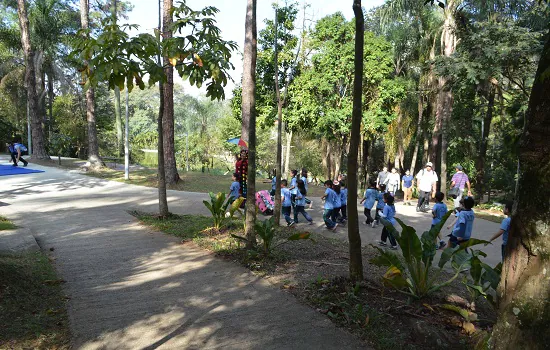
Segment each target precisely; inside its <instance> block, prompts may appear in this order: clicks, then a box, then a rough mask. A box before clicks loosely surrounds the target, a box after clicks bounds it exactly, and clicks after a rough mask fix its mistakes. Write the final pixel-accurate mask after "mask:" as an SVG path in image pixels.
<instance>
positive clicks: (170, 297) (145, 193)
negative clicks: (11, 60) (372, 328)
mask: <svg viewBox="0 0 550 350" xmlns="http://www.w3.org/2000/svg"><path fill="white" fill-rule="evenodd" d="M7 161H8V159H7V157H3V158H2V157H0V163H7ZM29 167H31V168H37V169H41V170H45V171H46V172H44V173H37V174H28V175H22V176H19V177H14V176H6V177H0V212H1V213H2V214H3V215H5V216H8V217H9V218H10V219H12V220H13V221H14V222H15V223H16V224H17V225H20V226H24V227H26V228H28V229H30V230H31V232H32V234H33V235H34V236H35V237H36V239H37V241H38V243H39V244H40V245H41V247H42V248H43V249H50V248H54V249H55V250H54V252H53V254H54V256H55V257H56V264H57V268H58V270H59V272H60V274H61V276H62V277H63V278H64V279H65V280H66V281H67V283H66V284H65V288H66V292H67V294H68V295H69V296H70V298H71V299H70V301H69V305H68V310H69V318H70V325H71V329H72V332H73V339H74V344H75V348H79V349H114V348H116V349H156V348H157V347H160V348H167V349H171V348H188V349H195V348H201V349H207V348H235V349H242V348H247V349H250V348H262V349H288V348H293V349H301V348H303V349H311V348H318V349H336V348H338V349H344V348H346V349H349V348H360V347H364V345H363V344H360V343H359V342H357V341H356V340H355V339H354V338H353V337H352V336H350V335H349V334H347V333H346V332H344V331H343V330H340V329H338V328H336V327H335V326H334V325H333V324H332V323H331V322H330V321H329V320H328V319H326V317H324V316H322V315H320V314H318V313H316V312H315V311H313V310H312V309H310V308H309V307H306V306H303V305H301V304H299V303H298V302H297V301H296V299H295V298H294V297H293V296H290V295H288V294H286V293H284V292H282V291H279V290H277V289H276V288H275V287H273V286H271V285H269V283H267V282H266V281H264V280H262V279H258V278H256V277H254V276H253V275H251V274H250V273H249V272H248V271H247V270H246V269H244V268H241V267H239V266H236V265H235V264H233V263H228V262H225V261H222V260H220V259H216V258H214V257H213V256H211V255H210V254H209V253H207V252H206V251H204V250H201V249H198V248H196V247H194V246H192V245H191V244H188V245H181V244H179V240H178V239H177V238H175V237H172V236H168V235H163V234H160V233H158V232H153V231H151V230H149V229H148V228H146V227H143V226H141V225H139V224H137V223H136V221H135V219H134V218H133V217H132V216H130V215H129V214H128V213H127V211H128V210H132V209H138V210H143V211H151V212H154V211H158V200H157V191H156V189H152V188H146V187H140V186H133V185H127V184H122V183H118V182H110V181H105V180H101V179H97V178H93V177H88V176H85V175H81V174H79V173H78V172H77V171H64V170H59V169H55V168H49V167H41V166H37V165H35V164H31V165H30V166H29ZM206 198H207V194H204V193H192V192H178V191H168V200H169V207H170V211H171V212H174V213H180V214H181V213H188V214H208V212H207V210H206V208H205V207H204V205H203V204H202V200H203V199H206ZM314 205H315V206H314V209H312V210H309V213H310V214H311V215H312V217H313V218H314V221H315V225H313V226H305V225H304V224H303V223H300V224H298V227H302V226H303V228H304V229H313V231H315V232H316V233H319V234H323V235H325V236H329V237H337V238H340V239H342V240H347V231H346V229H345V227H342V228H339V229H338V231H337V232H336V233H333V232H331V231H328V230H326V229H325V228H324V225H323V222H322V209H321V204H320V200H318V199H317V200H315V199H314ZM358 210H360V213H361V214H360V218H361V219H362V220H361V222H363V221H364V219H363V214H362V212H363V209H362V207H360V206H358ZM397 214H398V217H400V218H402V219H403V220H404V221H405V222H407V223H408V224H410V225H412V226H414V227H415V228H416V229H417V230H418V232H422V231H424V230H426V229H428V228H429V227H430V221H431V219H430V215H429V214H424V213H416V212H415V209H414V207H412V206H411V207H406V206H402V205H400V204H398V205H397ZM498 227H499V225H498V224H497V223H493V222H489V221H486V220H481V219H476V221H475V224H474V232H475V236H476V237H479V238H484V239H488V238H490V236H491V235H492V234H493V233H494V232H496V231H497V230H498ZM360 231H361V238H362V242H363V245H367V244H369V243H373V242H374V241H375V240H376V239H378V238H379V235H380V231H381V228H380V227H378V228H375V229H373V228H371V227H367V226H366V225H363V224H361V225H360ZM483 250H485V251H486V252H487V253H488V255H489V257H488V259H487V262H488V263H489V264H491V265H495V264H496V263H498V261H500V246H499V245H498V244H496V245H490V246H487V247H483Z"/></svg>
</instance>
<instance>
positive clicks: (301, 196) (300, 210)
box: [295, 179, 313, 225]
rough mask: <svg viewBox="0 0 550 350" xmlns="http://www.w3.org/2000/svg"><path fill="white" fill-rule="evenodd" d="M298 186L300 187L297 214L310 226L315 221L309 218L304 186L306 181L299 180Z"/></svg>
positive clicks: (297, 197) (297, 198)
mask: <svg viewBox="0 0 550 350" xmlns="http://www.w3.org/2000/svg"><path fill="white" fill-rule="evenodd" d="M296 185H297V187H298V194H297V195H296V200H295V204H296V213H301V214H302V215H303V216H304V218H305V219H306V220H307V221H308V222H309V224H310V225H311V224H313V220H312V219H311V216H309V214H308V213H306V209H305V206H306V194H307V191H306V186H305V184H304V181H303V180H302V179H300V180H298V181H297V182H296Z"/></svg>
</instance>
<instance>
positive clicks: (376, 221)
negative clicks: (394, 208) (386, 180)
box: [371, 184, 386, 228]
mask: <svg viewBox="0 0 550 350" xmlns="http://www.w3.org/2000/svg"><path fill="white" fill-rule="evenodd" d="M385 193H386V185H384V184H382V185H380V191H378V194H377V196H376V200H377V201H378V202H377V203H376V214H375V215H374V221H373V222H372V223H371V226H372V228H374V226H376V225H379V224H380V213H381V212H382V210H384V205H385V203H384V194H385Z"/></svg>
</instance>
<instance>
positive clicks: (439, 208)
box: [432, 192, 447, 249]
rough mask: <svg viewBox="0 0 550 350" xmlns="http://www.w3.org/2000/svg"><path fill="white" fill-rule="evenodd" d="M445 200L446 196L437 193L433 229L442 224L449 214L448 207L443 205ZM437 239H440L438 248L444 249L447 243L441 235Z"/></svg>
mask: <svg viewBox="0 0 550 350" xmlns="http://www.w3.org/2000/svg"><path fill="white" fill-rule="evenodd" d="M444 198H445V194H444V193H443V192H436V193H435V204H434V206H433V208H432V217H433V219H432V228H433V227H434V226H435V225H437V224H439V223H440V222H441V219H443V217H444V216H445V214H447V205H446V204H445V203H443V199H444ZM437 238H439V246H437V248H439V249H442V248H443V247H445V241H444V240H443V239H442V237H441V233H440V232H438V233H437ZM437 238H436V244H437Z"/></svg>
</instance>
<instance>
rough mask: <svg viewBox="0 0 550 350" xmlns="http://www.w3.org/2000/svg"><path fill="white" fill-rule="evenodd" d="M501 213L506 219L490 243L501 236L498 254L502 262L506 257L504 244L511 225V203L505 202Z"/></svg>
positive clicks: (506, 241)
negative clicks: (500, 255)
mask: <svg viewBox="0 0 550 350" xmlns="http://www.w3.org/2000/svg"><path fill="white" fill-rule="evenodd" d="M502 212H503V213H504V215H506V218H505V219H504V220H502V222H501V224H500V230H498V232H497V233H495V234H494V236H493V237H492V238H491V240H490V242H492V241H494V240H495V239H497V238H498V237H500V236H502V246H501V248H500V252H501V254H502V261H504V257H505V256H506V244H507V243H508V232H509V231H510V224H511V223H512V218H511V217H510V216H511V215H512V202H506V203H505V204H504V208H502Z"/></svg>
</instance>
